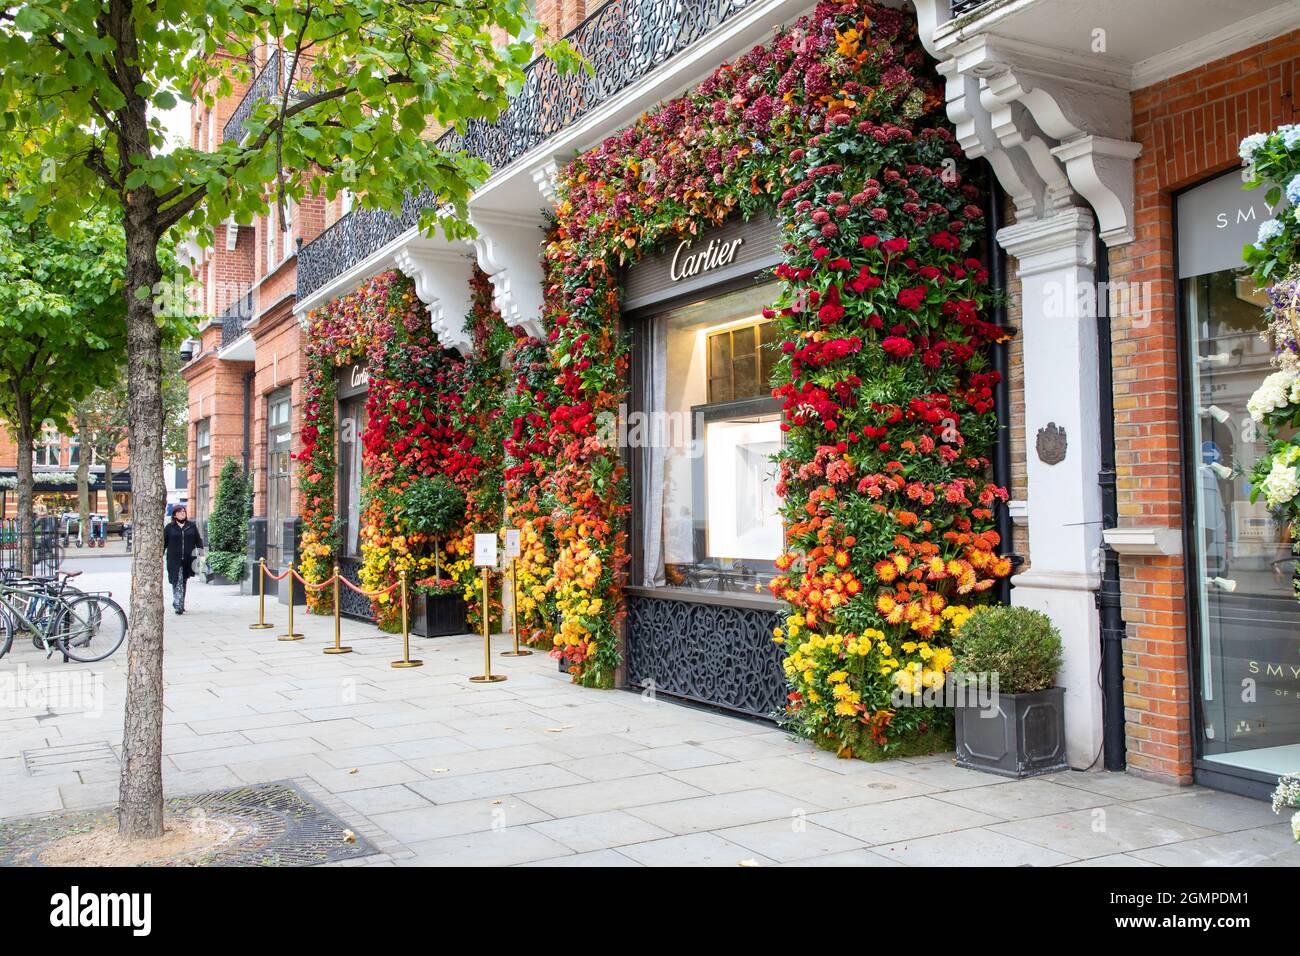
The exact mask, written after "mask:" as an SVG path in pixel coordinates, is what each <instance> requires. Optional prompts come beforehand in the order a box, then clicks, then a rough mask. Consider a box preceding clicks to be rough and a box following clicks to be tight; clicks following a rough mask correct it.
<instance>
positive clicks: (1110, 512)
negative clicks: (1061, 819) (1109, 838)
mask: <svg viewBox="0 0 1300 956" xmlns="http://www.w3.org/2000/svg"><path fill="white" fill-rule="evenodd" d="M1096 244H1097V245H1096V248H1097V254H1096V258H1097V272H1096V275H1097V290H1098V291H1097V388H1098V416H1097V417H1098V419H1099V425H1100V430H1101V471H1100V472H1098V474H1097V484H1098V485H1100V486H1101V526H1102V528H1103V529H1107V528H1114V527H1115V526H1117V525H1118V524H1119V499H1118V495H1117V489H1116V483H1115V402H1114V387H1113V381H1112V380H1113V376H1114V368H1113V365H1112V363H1111V341H1110V323H1111V314H1110V301H1109V300H1110V296H1109V293H1108V290H1109V282H1110V260H1109V258H1108V255H1107V251H1106V246H1105V244H1104V243H1103V242H1102V241H1101V238H1100V237H1098V238H1097V240H1096ZM1101 566H1102V572H1101V587H1100V588H1098V590H1097V609H1098V610H1099V611H1100V619H1101V708H1102V753H1103V755H1104V759H1105V767H1106V769H1107V770H1123V769H1124V767H1125V765H1126V758H1125V743H1124V613H1123V609H1122V606H1121V601H1120V584H1119V554H1118V553H1116V551H1115V549H1114V548H1112V547H1111V546H1110V545H1108V544H1106V543H1105V542H1103V543H1102V546H1101Z"/></svg>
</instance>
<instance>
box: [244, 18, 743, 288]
mask: <svg viewBox="0 0 1300 956" xmlns="http://www.w3.org/2000/svg"><path fill="white" fill-rule="evenodd" d="M751 2H753V0H609V2H607V3H605V4H603V5H602V6H601V7H600V8H599V9H597V10H596V11H595V12H594V13H592V15H591V16H589V17H587V19H586V20H584V21H583V22H582V23H581V24H579V25H578V27H577V28H576V29H574V30H572V31H571V32H569V33H568V34H567V35H566V37H565V38H566V39H567V40H568V41H569V42H570V43H571V44H572V45H573V46H574V48H575V49H577V51H578V52H579V53H581V54H582V56H583V57H584V58H585V59H586V61H587V62H588V63H589V64H591V68H592V71H591V73H590V74H588V73H586V72H585V71H584V72H582V73H578V74H572V75H569V76H562V75H561V74H560V72H559V70H558V69H557V68H556V66H555V64H554V63H553V62H551V61H550V60H548V59H547V58H545V57H538V58H537V59H535V60H533V62H532V63H530V64H529V65H528V67H527V68H526V70H525V71H524V85H523V88H522V89H521V90H520V91H519V93H518V94H517V95H516V96H514V97H513V98H512V99H511V101H510V105H509V106H508V107H506V109H505V110H504V111H503V112H502V113H501V115H500V116H499V117H498V118H497V119H496V121H495V122H490V123H489V122H487V121H485V120H471V121H470V122H469V123H467V124H466V126H465V129H464V131H463V133H462V132H457V131H454V130H453V131H449V132H447V133H445V134H444V135H443V136H442V138H441V139H439V140H438V145H439V146H440V147H441V148H442V149H443V150H444V151H447V152H454V151H456V150H460V149H463V150H465V151H466V152H468V153H470V154H471V155H473V156H477V157H478V158H480V159H482V160H485V161H486V162H487V163H488V165H489V166H491V167H492V168H493V169H494V170H499V169H503V168H505V167H506V166H508V165H509V164H510V163H511V162H513V161H514V160H516V159H518V158H519V157H520V156H522V155H523V154H524V153H526V152H528V151H529V150H530V149H532V148H533V147H535V146H537V145H538V144H539V143H541V142H543V141H544V140H546V139H547V138H548V137H550V136H553V135H555V134H556V133H558V132H560V131H561V130H563V129H564V128H565V127H567V126H570V125H572V124H573V123H574V122H576V121H577V120H578V119H580V118H582V117H583V116H585V115H586V114H587V113H589V112H591V111H592V110H593V109H595V108H596V107H597V106H599V105H600V104H601V103H604V102H606V101H607V100H609V99H610V97H612V96H614V95H615V94H617V93H619V92H620V91H622V90H624V89H626V88H627V87H629V86H631V85H632V84H633V83H635V82H636V81H637V80H639V79H641V78H642V77H643V76H645V75H646V74H648V73H650V72H652V71H653V70H654V69H655V68H657V67H659V66H661V65H662V64H663V63H665V62H667V61H668V60H670V59H672V57H674V56H676V55H677V54H678V53H680V52H682V51H683V50H685V49H686V48H687V47H689V46H690V45H691V44H693V43H695V42H696V41H697V40H700V39H702V38H703V37H705V36H706V35H708V34H709V33H710V32H711V31H713V30H714V29H716V28H717V27H718V26H719V25H720V24H722V23H723V22H725V21H726V20H727V19H728V18H730V17H731V16H732V15H734V14H736V13H738V12H739V11H741V10H743V9H744V8H745V7H746V6H748V5H749V4H750V3H751ZM249 92H250V93H251V92H252V91H251V90H250V91H249ZM241 106H242V104H241ZM232 120H233V117H232ZM433 202H434V197H433V196H432V195H427V194H426V195H421V196H415V197H408V199H407V201H406V202H405V203H403V206H402V212H401V214H400V215H396V216H394V215H392V214H389V213H383V212H377V211H375V210H365V209H355V210H353V211H352V212H351V213H349V214H348V215H346V216H344V217H343V218H341V219H340V220H339V221H338V222H336V223H335V224H334V225H333V226H331V227H330V228H329V229H327V230H325V231H324V232H323V233H321V234H320V236H318V237H317V238H316V239H315V240H313V241H312V242H310V243H307V244H306V245H304V246H303V247H302V249H301V250H300V251H299V253H298V298H299V299H302V298H305V297H306V296H309V295H311V294H312V293H313V292H315V291H316V290H317V289H319V288H321V287H322V286H324V285H325V284H326V283H328V282H329V281H330V280H332V279H334V278H335V277H337V276H339V275H341V274H342V273H343V272H345V271H347V270H348V269H350V268H351V267H352V266H353V265H355V264H356V263H357V262H360V261H361V260H362V259H364V258H365V257H366V256H369V255H371V254H372V253H374V252H377V251H378V250H379V249H381V248H383V246H384V245H386V244H387V243H389V242H391V241H392V240H393V239H396V238H397V237H398V236H400V235H401V234H402V233H403V232H405V231H407V230H408V229H410V228H411V227H412V226H414V225H416V224H417V223H418V221H419V218H420V211H421V210H422V209H424V208H425V207H427V206H429V205H431V204H432V203H433Z"/></svg>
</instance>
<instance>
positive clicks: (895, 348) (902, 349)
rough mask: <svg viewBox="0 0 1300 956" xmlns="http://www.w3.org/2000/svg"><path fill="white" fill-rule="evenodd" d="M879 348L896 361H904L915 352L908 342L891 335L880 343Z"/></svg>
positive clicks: (900, 337)
mask: <svg viewBox="0 0 1300 956" xmlns="http://www.w3.org/2000/svg"><path fill="white" fill-rule="evenodd" d="M880 347H881V348H882V349H884V350H885V352H886V353H887V354H888V355H889V356H890V357H891V358H896V359H905V358H907V357H908V356H910V355H911V354H912V353H913V352H914V351H916V346H914V345H913V344H912V343H911V341H910V340H908V339H905V338H903V337H902V336H901V335H891V336H889V337H888V338H886V339H885V340H884V341H883V342H881V343H880Z"/></svg>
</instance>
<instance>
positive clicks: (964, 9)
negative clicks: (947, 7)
mask: <svg viewBox="0 0 1300 956" xmlns="http://www.w3.org/2000/svg"><path fill="white" fill-rule="evenodd" d="M992 2H993V0H952V16H953V19H954V20H955V19H956V18H957V17H964V16H965V15H966V14H968V13H970V12H971V11H973V10H978V9H979V8H980V7H984V6H987V5H988V4H990V3H992Z"/></svg>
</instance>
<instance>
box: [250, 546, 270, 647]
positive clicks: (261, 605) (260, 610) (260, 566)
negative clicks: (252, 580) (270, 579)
mask: <svg viewBox="0 0 1300 956" xmlns="http://www.w3.org/2000/svg"><path fill="white" fill-rule="evenodd" d="M272 626H273V625H271V624H267V623H266V558H258V559H257V623H256V624H250V625H248V629H249V630H250V631H264V630H266V629H267V628H268V627H272Z"/></svg>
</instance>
